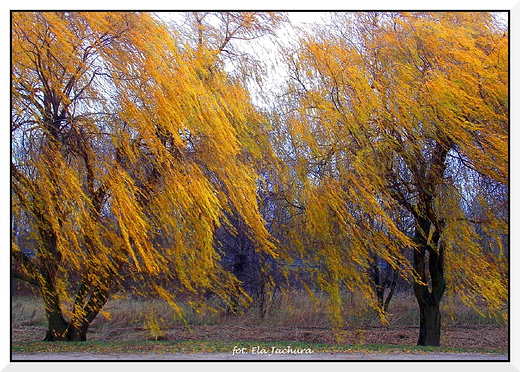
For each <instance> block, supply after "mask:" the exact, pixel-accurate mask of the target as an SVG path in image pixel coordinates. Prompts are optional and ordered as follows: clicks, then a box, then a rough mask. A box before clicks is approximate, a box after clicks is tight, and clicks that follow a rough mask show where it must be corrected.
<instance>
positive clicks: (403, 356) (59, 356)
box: [12, 352, 508, 361]
mask: <svg viewBox="0 0 520 372" xmlns="http://www.w3.org/2000/svg"><path fill="white" fill-rule="evenodd" d="M12 360H13V361H25V360H31V361H35V360H40V361H50V360H74V361H105V360H121V361H153V360H155V361H157V360H164V361H184V360H192V361H196V360H201V361H202V360H204V361H211V360H229V361H239V360H249V361H272V360H294V361H305V360H309V361H312V360H314V361H317V360H322V361H327V360H334V361H362V360H374V361H376V360H415V361H452V360H453V361H455V360H456V361H507V360H508V357H507V355H501V354H478V353H424V354H413V353H388V354H382V353H362V352H355V353H312V354H306V355H298V354H297V355H295V354H288V355H277V354H272V355H269V354H267V355H258V354H252V353H248V354H242V355H233V354H232V353H190V354H183V353H172V354H158V353H138V354H116V353H112V354H100V353H47V352H42V353H13V354H12Z"/></svg>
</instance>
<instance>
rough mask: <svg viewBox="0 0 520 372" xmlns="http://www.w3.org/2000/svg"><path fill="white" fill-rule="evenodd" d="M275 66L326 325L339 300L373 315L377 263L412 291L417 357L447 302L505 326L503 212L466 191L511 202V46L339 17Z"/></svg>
mask: <svg viewBox="0 0 520 372" xmlns="http://www.w3.org/2000/svg"><path fill="white" fill-rule="evenodd" d="M284 53H285V56H286V62H287V64H286V65H287V69H288V74H289V82H288V84H287V88H286V92H285V96H284V98H285V99H281V100H280V109H279V110H280V113H281V114H280V115H281V116H283V117H282V119H281V121H283V122H284V125H285V127H286V128H287V132H288V133H290V134H289V138H288V139H287V141H286V142H285V145H284V146H289V147H290V148H291V151H289V152H287V154H288V155H289V156H288V157H289V158H291V157H292V158H293V159H294V161H293V169H294V174H295V175H296V176H297V177H298V180H299V181H298V182H299V184H300V185H301V187H300V188H299V189H298V191H297V195H295V198H296V199H295V200H298V204H300V205H304V206H305V213H304V214H303V215H302V217H301V223H303V224H304V226H305V230H306V235H305V241H306V243H305V244H301V246H302V247H303V249H305V250H306V252H307V254H308V255H313V256H314V257H316V259H317V260H319V261H320V262H322V264H323V265H324V266H325V267H326V268H327V270H325V271H323V272H322V279H321V282H320V283H321V288H323V289H325V290H327V291H328V292H329V293H330V295H331V301H332V305H333V306H332V315H333V316H334V317H335V319H336V320H338V321H341V311H340V310H341V297H340V295H339V291H340V288H342V286H346V287H347V288H349V289H351V290H358V291H361V292H363V293H364V294H365V295H366V296H367V297H368V298H370V299H371V300H372V303H373V306H374V308H376V309H378V310H379V311H381V310H382V309H381V302H380V301H377V299H376V298H375V296H374V291H373V290H372V288H371V287H370V284H369V283H370V277H369V270H367V269H368V268H369V267H370V257H372V256H374V255H376V256H377V257H380V258H381V259H384V260H385V261H387V262H388V263H389V265H390V266H391V267H392V268H393V269H396V270H400V272H401V273H402V275H404V276H405V277H408V276H409V277H410V278H411V280H412V282H413V289H414V293H415V297H416V299H417V302H418V305H419V311H420V333H419V340H418V344H419V345H439V343H440V334H441V333H440V332H441V313H440V305H441V300H442V298H443V295H444V293H445V291H446V289H450V290H452V291H456V292H457V293H461V295H462V297H463V299H464V300H465V301H466V302H467V303H469V304H476V303H477V301H482V302H484V303H486V304H487V305H489V309H490V311H491V312H495V313H502V315H504V312H503V311H502V310H503V308H504V304H505V303H506V302H507V296H508V292H507V288H508V284H507V280H508V279H507V262H508V257H507V252H505V251H504V249H503V243H502V241H503V237H504V235H507V233H508V232H507V231H508V230H507V221H508V217H507V211H506V209H505V208H500V209H499V210H497V209H496V208H492V207H490V205H489V204H488V202H484V200H485V198H482V197H480V196H479V195H480V194H481V190H482V186H483V184H482V183H480V182H475V180H472V179H470V178H468V177H466V176H467V175H469V174H470V173H471V174H473V175H475V174H477V175H479V177H480V178H481V179H482V180H484V179H485V180H489V182H492V183H493V184H495V185H496V187H498V189H499V190H500V197H501V198H502V200H503V201H505V200H507V199H508V193H507V185H508V164H509V162H508V109H509V98H508V34H507V30H506V29H505V28H504V27H503V25H502V24H501V23H500V19H499V18H496V17H495V16H494V15H493V14H490V13H483V12H439V13H376V12H372V13H354V14H350V13H336V14H334V15H333V19H332V20H331V21H330V24H329V25H328V26H323V25H322V26H319V25H316V27H315V28H314V29H313V30H312V31H304V32H302V35H301V37H300V38H299V39H298V40H297V41H295V43H294V46H292V47H287V48H286V49H285V50H284ZM284 146H282V148H281V150H280V151H282V152H283V151H285V149H286V147H284ZM290 181H291V182H293V183H294V180H293V179H290ZM482 191H483V190H482ZM495 195H496V196H498V195H499V194H496V193H495ZM464 200H469V201H470V203H464V202H463V201H464ZM477 200H480V201H479V203H483V204H479V203H477V204H479V205H481V206H482V207H483V208H479V209H480V217H481V218H479V221H478V225H477V223H476V222H477V221H475V220H474V219H472V218H471V216H472V214H473V213H474V210H473V208H474V207H475V206H476V205H477V204H474V203H473V202H476V201H477ZM488 200H489V199H488ZM472 203H473V204H472ZM504 206H505V205H504ZM482 212H483V213H482ZM396 216H402V217H400V218H404V219H405V220H406V221H407V224H406V225H408V226H409V227H408V228H406V229H403V226H402V225H400V224H399V221H398V219H396ZM478 229H481V230H482V229H483V230H485V231H486V232H487V234H486V239H487V242H486V244H485V245H484V244H482V243H483V241H482V235H481V234H479V230H478ZM302 239H303V238H302ZM486 246H488V247H489V246H493V247H495V248H494V250H493V253H492V254H490V252H489V250H488V248H487V247H486ZM406 247H407V248H409V249H410V250H411V251H412V252H413V254H412V255H411V256H412V259H411V260H407V259H406V255H405V254H404V251H403V248H406Z"/></svg>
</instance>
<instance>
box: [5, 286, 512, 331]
mask: <svg viewBox="0 0 520 372" xmlns="http://www.w3.org/2000/svg"><path fill="white" fill-rule="evenodd" d="M180 306H181V308H182V309H183V312H184V316H185V319H186V321H187V323H188V324H190V325H192V326H198V325H219V324H220V325H226V324H235V325H236V324H243V325H264V326H277V327H304V328H330V327H332V324H331V322H330V320H329V317H328V312H327V299H326V296H324V295H317V296H316V297H315V298H314V299H313V300H311V299H310V298H309V296H308V295H307V293H306V292H297V291H291V292H288V293H285V294H278V295H277V296H275V297H274V298H273V301H272V302H271V303H270V306H269V312H268V313H267V315H266V316H264V317H261V316H260V315H259V311H258V308H257V307H256V306H254V305H253V306H251V307H250V308H249V309H245V310H244V311H243V312H242V313H241V314H239V315H238V316H229V315H226V314H225V312H224V311H220V312H211V311H207V312H200V313H198V312H196V311H194V310H193V309H191V308H189V307H188V306H187V304H182V303H181V304H180ZM343 319H344V321H345V324H346V325H356V326H360V327H361V326H363V327H367V326H368V327H373V326H379V325H381V321H380V319H379V317H378V315H377V313H376V312H375V311H374V310H373V309H371V308H370V307H369V306H368V303H367V302H366V300H365V299H364V298H363V297H362V296H360V295H355V294H354V295H353V294H349V295H346V296H345V298H344V302H343ZM12 321H13V323H15V324H20V325H45V322H46V319H45V314H44V312H43V304H42V301H41V300H40V299H39V298H37V297H34V296H16V297H14V298H13V299H12ZM388 321H389V325H390V326H416V325H418V323H419V311H418V307H417V304H416V302H415V299H414V298H413V295H412V294H406V293H400V294H397V295H396V296H395V298H394V299H393V300H392V302H391V304H390V308H389V314H388ZM443 322H444V324H443V325H444V326H450V325H464V326H497V327H500V326H501V327H503V326H505V324H504V323H503V322H501V321H500V320H498V319H496V318H493V317H483V316H481V315H480V314H478V312H477V311H476V310H474V309H472V308H469V307H468V306H466V305H464V304H463V303H462V301H460V300H458V299H457V298H454V299H448V298H447V299H446V300H445V301H444V303H443ZM183 325H184V322H183V320H182V319H181V318H180V317H179V316H178V315H177V314H176V313H175V312H174V311H173V310H172V309H171V308H170V306H169V305H168V304H167V303H166V302H165V301H162V300H160V299H143V298H138V299H136V298H119V299H113V300H110V301H109V302H108V303H107V305H106V306H105V308H104V311H103V313H101V314H100V315H99V316H98V317H97V318H96V320H95V321H94V323H93V324H92V328H93V329H96V328H98V329H101V328H107V329H121V328H128V327H142V328H144V329H148V330H149V332H150V333H151V334H154V333H155V334H156V335H157V336H160V329H168V328H172V327H182V326H183Z"/></svg>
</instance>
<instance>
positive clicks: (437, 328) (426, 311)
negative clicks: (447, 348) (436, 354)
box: [417, 302, 441, 346]
mask: <svg viewBox="0 0 520 372" xmlns="http://www.w3.org/2000/svg"><path fill="white" fill-rule="evenodd" d="M419 311H420V329H419V341H418V342H417V345H421V346H440V342H441V311H440V307H439V304H438V303H435V302H433V303H427V302H425V303H420V304H419Z"/></svg>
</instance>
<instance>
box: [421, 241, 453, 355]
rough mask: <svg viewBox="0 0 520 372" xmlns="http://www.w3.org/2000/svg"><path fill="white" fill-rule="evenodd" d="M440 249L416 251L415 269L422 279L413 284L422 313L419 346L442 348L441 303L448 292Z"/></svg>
mask: <svg viewBox="0 0 520 372" xmlns="http://www.w3.org/2000/svg"><path fill="white" fill-rule="evenodd" d="M438 249H439V251H438V252H437V251H435V250H434V249H432V248H431V247H427V246H423V247H419V248H418V249H417V250H415V251H414V267H415V269H416V271H417V272H418V273H419V274H420V276H421V278H422V283H421V282H419V281H414V284H413V289H414V294H415V298H416V299H417V303H418V304H419V312H420V325H419V340H418V342H417V345H420V346H440V342H441V311H440V303H441V300H442V297H443V295H444V292H445V290H446V284H445V281H444V255H443V248H442V247H438ZM427 261H428V262H427ZM426 263H428V272H429V278H430V285H431V288H430V287H429V285H428V277H427V272H426Z"/></svg>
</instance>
